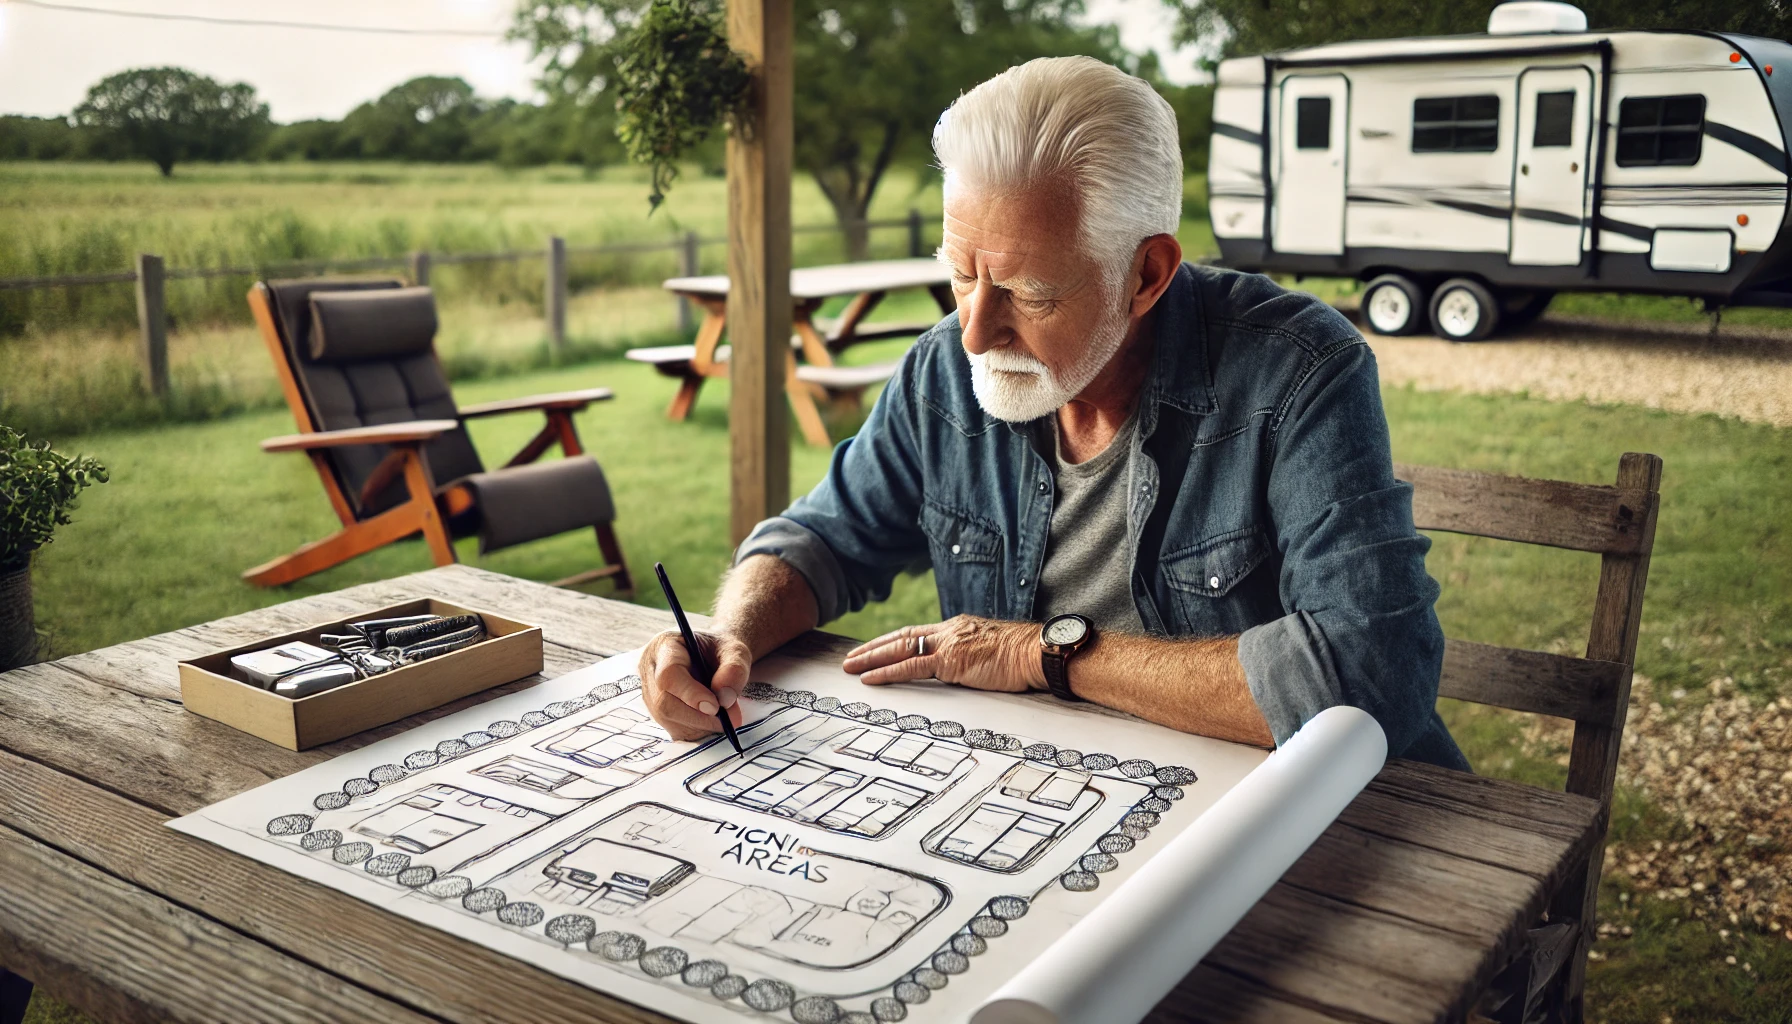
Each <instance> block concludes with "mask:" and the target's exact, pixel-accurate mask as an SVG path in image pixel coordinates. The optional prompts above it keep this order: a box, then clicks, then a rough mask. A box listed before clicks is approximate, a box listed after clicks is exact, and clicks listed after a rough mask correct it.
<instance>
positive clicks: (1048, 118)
mask: <svg viewBox="0 0 1792 1024" xmlns="http://www.w3.org/2000/svg"><path fill="white" fill-rule="evenodd" d="M933 152H934V155H935V157H936V158H937V159H938V160H939V165H940V169H941V170H942V171H944V172H945V179H946V181H945V190H946V194H947V195H948V196H950V195H951V194H952V193H953V192H955V191H956V190H958V189H961V188H963V189H975V190H979V191H981V190H985V189H992V190H995V191H997V192H1004V193H1005V192H1014V191H1024V190H1025V189H1027V188H1029V187H1032V186H1035V185H1038V184H1041V183H1044V182H1048V181H1050V180H1052V179H1054V178H1064V177H1066V176H1067V177H1068V178H1069V180H1070V183H1071V186H1072V187H1073V188H1074V189H1075V191H1076V193H1077V195H1078V197H1079V198H1080V199H1081V203H1082V210H1081V220H1080V224H1079V231H1080V234H1081V236H1082V244H1083V246H1084V248H1085V250H1086V251H1087V252H1088V253H1089V255H1090V256H1092V257H1093V258H1094V259H1095V260H1096V261H1097V262H1099V263H1100V264H1101V265H1102V269H1103V275H1104V277H1105V278H1106V280H1107V284H1108V285H1109V286H1111V287H1112V286H1118V285H1119V283H1120V277H1121V275H1123V274H1125V273H1126V271H1127V270H1129V269H1130V268H1131V266H1132V260H1133V257H1134V255H1136V254H1137V252H1138V247H1139V243H1140V242H1143V241H1144V240H1145V239H1147V238H1149V237H1151V236H1152V235H1156V234H1172V235H1173V234H1175V233H1176V228H1177V227H1178V226H1179V225H1180V224H1181V221H1182V143H1181V138H1180V136H1179V133H1178V132H1177V130H1176V112H1175V111H1174V110H1172V109H1170V104H1169V103H1167V102H1166V101H1165V100H1164V98H1163V97H1162V96H1159V95H1158V94H1157V92H1156V90H1154V89H1152V88H1151V86H1149V85H1147V84H1145V82H1144V81H1142V80H1140V79H1138V78H1135V77H1133V76H1132V75H1129V74H1127V73H1126V72H1124V71H1121V70H1120V69H1119V68H1116V67H1114V66H1113V65H1111V64H1105V63H1103V62H1101V61H1099V60H1096V59H1095V58H1093V57H1042V58H1040V59H1038V60H1033V61H1028V62H1027V63H1025V64H1022V65H1020V66H1019V67H1013V68H1009V69H1008V70H1007V71H1004V72H1002V73H1001V74H999V75H997V76H995V77H994V78H991V79H990V80H989V81H987V82H984V83H983V84H981V85H979V86H977V87H976V88H975V89H972V90H971V91H970V92H967V93H965V94H964V95H963V96H960V97H959V98H958V101H957V102H956V103H954V104H952V106H951V107H949V108H947V110H946V112H945V113H944V114H941V115H940V120H939V124H937V125H936V126H935V127H934V130H933Z"/></svg>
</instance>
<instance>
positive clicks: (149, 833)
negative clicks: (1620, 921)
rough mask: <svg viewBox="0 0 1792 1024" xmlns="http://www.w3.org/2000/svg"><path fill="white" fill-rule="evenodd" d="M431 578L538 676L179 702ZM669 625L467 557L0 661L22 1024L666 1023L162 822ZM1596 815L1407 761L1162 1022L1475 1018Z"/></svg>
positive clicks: (798, 645) (815, 652)
mask: <svg viewBox="0 0 1792 1024" xmlns="http://www.w3.org/2000/svg"><path fill="white" fill-rule="evenodd" d="M422 596H434V597H439V598H443V599H446V600H449V601H453V602H456V603H458V604H463V605H467V606H471V607H475V608H483V609H489V610H491V611H494V612H497V613H501V614H504V615H509V616H514V617H517V618H519V619H521V620H523V621H528V622H532V623H537V624H539V625H540V626H541V627H542V628H543V632H544V648H545V650H544V656H545V659H546V668H545V670H544V672H543V675H542V676H536V677H530V678H528V679H523V680H520V681H518V682H515V683H511V684H508V685H506V686H502V687H499V688H497V689H494V690H491V691H488V692H485V693H481V694H476V695H474V696H472V697H469V698H466V699H464V700H461V701H457V702H455V703H453V704H449V705H447V706H446V707H443V708H439V709H436V710H435V711H431V712H427V713H425V714H422V715H418V716H415V717H413V718H410V719H406V720H404V721H400V722H396V723H393V724H392V725H388V726H384V727H382V728H379V729H373V730H370V731H368V732H365V733H361V734H359V735H356V736H352V737H349V738H348V739H345V740H342V741H340V742H337V743H333V744H329V745H327V746H324V747H319V748H317V749H314V750H309V751H304V752H296V753H295V752H293V751H289V750H285V749H283V748H281V747H277V746H274V745H273V744H271V743H267V742H264V741H262V740H259V739H256V738H255V737H253V736H250V735H247V734H245V733H241V732H237V731H236V730H234V729H231V728H229V727H227V726H224V725H221V724H219V723H217V722H214V721H211V720H209V719H206V718H201V717H199V716H197V715H193V714H189V713H188V712H187V711H186V710H185V709H184V708H183V707H182V706H181V703H180V690H179V685H178V683H177V681H176V676H175V662H176V661H177V660H179V659H182V658H188V657H192V656H194V655H197V654H201V653H204V652H208V651H212V650H216V649H218V648H221V647H227V646H232V645H237V644H241V643H244V642H247V641H250V640H252V639H255V638H257V637H262V636H267V635H269V634H274V633H281V632H285V631H288V630H292V629H295V628H299V627H301V626H304V625H306V624H310V623H315V622H319V621H325V620H329V619H334V618H339V617H342V616H347V615H352V614H354V613H356V612H360V611H365V610H367V609H371V608H376V607H380V606H383V605H387V604H391V603H393V602H396V601H400V600H405V599H410V598H415V597H422ZM671 624H672V619H671V616H670V615H669V614H668V613H666V612H663V611H658V610H655V609H650V608H645V607H641V606H637V605H633V604H625V603H622V602H618V601H613V600H606V599H602V598H597V597H591V596H588V595H583V594H579V593H576V592H570V591H565V590H558V589H555V588H552V587H548V586H545V585H542V584H537V583H530V582H526V581H523V580H518V579H513V578H510V577H506V576H501V575H498V574H495V573H491V572H486V571H483V570H480V569H476V568H472V567H468V566H460V565H455V566H446V567H443V568H439V569H433V570H430V571H427V572H421V573H416V574H414V575H410V576H403V577H399V578H396V579H391V580H386V581H383V582H379V583H370V584H366V585H363V586H358V587H353V588H350V589H347V590H343V591H340V592H336V593H330V594H320V595H316V596H312V597H305V598H300V599H297V600H293V601H288V602H286V603H283V604H278V605H274V606H272V607H267V608H262V609H260V610H257V611H252V612H247V613H244V614H241V615H235V616H231V617H229V618H225V619H220V620H217V621H214V622H206V623H202V624H199V625H195V626H190V627H188V628H185V629H179V630H175V631H173V632H169V633H164V634H161V635H159V636H153V637H149V638H147V639H143V640H137V641H133V642H130V643H124V644H119V645H116V646H113V647H107V648H102V649H100V650H96V651H91V652H88V653H86V654H79V655H74V656H72V657H67V658H63V659H60V660H58V661H54V662H49V663H47V664H41V665H35V666H31V667H27V668H23V669H18V670H16V671H12V672H8V673H4V674H0V1016H4V1010H5V1006H6V999H7V993H8V992H11V993H12V994H13V995H15V996H16V995H17V993H18V992H19V991H20V990H21V988H22V987H23V982H22V981H21V977H22V978H23V979H29V980H30V981H32V982H36V983H37V984H38V985H40V986H42V987H43V988H45V989H46V990H48V991H50V992H52V993H54V994H56V995H58V996H59V997H61V998H62V999H64V1000H66V1001H68V1002H70V1003H72V1004H73V1005H75V1006H76V1007H78V1008H80V1009H82V1010H84V1011H86V1012H88V1013H90V1014H92V1015H94V1016H96V1017H98V1018H100V1019H102V1020H108V1021H113V1020H116V1021H149V1020H171V1021H193V1022H204V1024H212V1022H216V1021H219V1020H229V1021H233V1022H243V1024H251V1022H260V1021H268V1022H281V1024H291V1022H300V1021H317V1022H330V1021H381V1022H387V1021H391V1022H402V1024H409V1022H423V1021H451V1022H463V1021H464V1022H475V1021H539V1020H555V1021H618V1022H639V1021H658V1020H662V1019H663V1018H661V1017H659V1016H658V1015H657V1014H655V1013H652V1012H650V1011H648V1010H645V1009H642V1008H640V1007H636V1006H633V1005H631V1004H628V1003H625V1002H622V1001H621V1000H619V999H617V998H615V997H613V996H610V995H606V994H605V993H603V992H599V991H596V990H593V989H588V988H585V987H583V986H580V985H578V984H575V983H573V982H571V981H568V980H566V979H564V978H561V977H559V976H557V975H554V974H550V973H548V972H546V971H544V970H541V969H539V968H536V967H533V966H531V965H528V964H524V963H521V962H518V961H514V960H510V959H508V958H506V957H504V956H503V955H501V954H499V953H497V952H494V951H493V950H491V949H488V948H485V947H483V946H479V945H476V944H474V943H472V942H469V941H466V940H464V939H460V938H457V937H455V936H453V935H450V934H448V933H445V932H440V931H436V930H433V929H431V928H427V927H424V926H422V925H420V924H417V923H415V922H412V921H410V920H407V919H405V918H401V917H398V916H396V915H393V914H389V913H386V912H385V911H383V910H381V909H379V908H377V907H375V906H372V905H370V904H367V903H362V902H360V901H359V900H356V899H354V898H353V897H350V896H348V895H346V894H344V893H341V892H338V891H335V890H333V889H330V888H327V887H325V886H323V885H320V884H317V883H314V882H310V881H306V880H304V879H301V878H298V877H296V876H292V875H288V874H286V873H284V872H282V871H279V870H277V869H275V868H272V867H269V866H267V865H264V864H261V863H258V862H255V861H251V860H249V859H247V858H244V857H241V856H238V855H236V854H233V853H230V852H227V851H225V850H223V849H220V848H218V847H214V846H212V845H210V844H208V843H205V842H203V841H200V840H198V839H194V838H192V837H189V836H186V835H183V834H181V833H178V832H175V831H173V830H171V829H168V828H166V827H164V822H165V821H167V820H168V819H169V818H172V817H176V816H179V815H184V814H187V813H190V812H193V811H196V810H199V809H200V808H202V807H205V806H208V805H210V804H212V803H214V802H216V801H218V800H222V799H224V798H226V797H230V796H234V795H235V794H237V793H240V792H243V791H245V790H248V789H252V788H254V787H256V786H259V785H261V784H262V783H264V782H266V781H268V780H270V779H275V778H280V777H282V776H285V775H287V774H290V773H292V772H295V771H299V770H300V769H303V768H306V767H309V766H311V765H314V764H318V763H320V762H322V761H325V760H328V759H329V758H332V757H335V756H336V755H338V754H341V753H344V752H347V751H350V750H354V749H357V748H359V747H362V746H365V745H367V744H369V743H372V742H374V741H376V740H379V739H383V738H385V737H388V736H392V735H395V734H397V733H400V732H403V731H405V730H407V729H410V728H413V727H414V726H416V725H418V724H420V723H422V722H424V721H427V720H430V719H433V718H435V717H438V716H441V715H446V714H450V713H452V712H455V711H458V710H460V709H462V708H465V707H469V706H472V705H474V704H478V703H480V702H482V701H485V700H489V699H491V698H492V697H495V696H498V695H500V694H503V693H509V692H513V691H516V690H521V689H526V688H528V687H532V686H535V685H538V684H539V683H540V682H542V680H543V677H551V676H556V675H559V674H562V673H565V672H570V671H572V670H574V669H577V668H581V667H583V666H585V665H588V664H590V663H592V662H594V661H596V660H598V659H599V658H602V657H604V656H606V655H610V654H613V653H616V652H618V651H622V650H627V649H630V648H632V647H636V646H638V645H640V644H642V643H644V642H646V640H647V639H648V638H649V637H651V636H652V635H654V634H655V633H657V632H659V631H661V630H663V629H666V628H669V627H670V626H671ZM850 646H851V642H850V641H848V640H846V639H844V638H841V637H837V636H831V635H828V634H823V633H811V634H809V635H807V636H805V637H803V638H800V639H799V640H797V641H795V642H793V643H792V644H791V645H789V647H788V648H787V649H786V651H787V653H794V654H796V655H798V656H801V657H809V658H813V659H816V660H820V661H826V662H829V663H831V664H835V665H837V664H838V663H839V659H840V657H841V655H842V654H843V653H844V651H845V650H846V649H847V648H848V647H850ZM1040 699H1041V700H1050V699H1051V698H1049V697H1041V698H1040ZM1601 828H1602V821H1601V810H1600V805H1599V803H1598V802H1596V801H1594V800H1591V799H1588V798H1585V797H1580V796H1573V795H1568V794H1563V793H1554V792H1549V791H1545V790H1541V789H1537V788H1533V787H1529V786H1523V785H1518V784H1515V783H1510V782H1503V781H1499V780H1495V779H1488V778H1481V777H1477V776H1474V775H1469V774H1466V773H1461V772H1452V771H1446V770H1443V769H1438V768H1433V767H1429V766H1426V765H1422V764H1416V763H1411V762H1406V761H1401V760H1394V761H1390V762H1389V763H1388V765H1387V767H1386V769H1384V770H1383V771H1382V772H1381V774H1380V775H1379V776H1378V777H1377V778H1376V779H1375V780H1374V781H1373V782H1372V783H1371V784H1370V785H1369V786H1368V788H1367V789H1365V790H1364V791H1363V793H1362V794H1361V795H1360V796H1359V797H1358V798H1357V799H1356V800H1355V801H1354V802H1353V803H1352V804H1351V805H1350V807H1349V808H1348V809H1347V810H1346V811H1345V812H1344V814H1343V815H1342V816H1341V817H1340V818H1339V819H1338V820H1337V822H1336V823H1334V824H1333V825H1332V826H1331V827H1330V828H1329V829H1327V830H1326V832H1325V834H1324V835H1323V836H1322V837H1321V838H1320V840H1319V841H1318V842H1317V843H1316V844H1315V845H1314V846H1313V847H1312V849H1310V850H1309V851H1308V852H1307V854H1306V855H1305V856H1304V857H1302V858H1301V859H1300V861H1299V862H1298V863H1296V864H1295V866H1294V867H1293V868H1292V869H1291V870H1290V871H1289V872H1288V873H1287V875H1286V876H1285V877H1283V879H1282V880H1281V882H1279V883H1278V884H1277V885H1276V886H1275V888H1274V889H1273V890H1272V891H1271V892H1270V893H1269V894H1268V895H1267V896H1266V897H1264V899H1263V900H1262V901H1260V902H1259V903H1258V904H1257V906H1256V907H1255V908H1254V909H1253V910H1252V911H1251V912H1250V913H1249V914H1248V915H1247V916H1246V917H1245V918H1244V920H1243V921H1242V922H1241V923H1240V924H1239V925H1238V926H1237V927H1236V928H1235V929H1233V931H1232V932H1231V934H1230V935H1228V936H1227V938H1226V939H1225V940H1224V941H1222V942H1221V943H1220V944H1219V946H1218V947H1217V948H1215V949H1214V950H1213V952H1212V953H1210V954H1209V955H1208V956H1207V958H1206V959H1205V960H1203V961H1202V962H1201V964H1200V965H1199V966H1197V967H1196V968H1195V969H1194V971H1192V972H1191V973H1190V974H1189V975H1188V977H1187V978H1186V979H1185V980H1184V981H1183V982H1182V983H1181V984H1180V985H1179V986H1178V987H1177V988H1176V989H1175V991H1173V992H1172V993H1171V994H1170V995H1169V996H1168V997H1166V998H1165V999H1164V1000H1163V1002H1162V1003H1161V1004H1160V1005H1159V1006H1158V1008H1157V1009H1156V1010H1155V1011H1154V1013H1153V1016H1152V1017H1151V1018H1150V1019H1152V1020H1154V1021H1166V1022H1167V1021H1197V1020H1198V1021H1207V1022H1227V1021H1263V1022H1269V1021H1274V1022H1281V1024H1290V1022H1292V1024H1309V1022H1321V1021H1333V1022H1335V1021H1351V1022H1357V1024H1362V1022H1386V1024H1420V1022H1433V1021H1456V1020H1463V1019H1464V1018H1465V1017H1466V1016H1467V1015H1468V1014H1469V1013H1470V1012H1471V1011H1472V1009H1473V1006H1474V1003H1475V1000H1476V999H1477V998H1478V996H1479V994H1480V993H1481V992H1482V991H1483V990H1484V989H1485V988H1486V986H1487V985H1488V983H1489V980H1490V979H1492V978H1493V977H1494V976H1495V974H1496V973H1497V972H1499V971H1501V970H1502V968H1504V967H1505V966H1506V965H1507V964H1509V963H1510V962H1512V961H1513V960H1514V959H1515V958H1516V957H1518V956H1519V955H1520V953H1521V951H1522V950H1523V949H1524V948H1525V941H1526V933H1527V929H1528V927H1529V926H1530V925H1531V924H1533V922H1535V921H1536V919H1537V917H1538V915H1539V914H1540V913H1541V912H1542V911H1543V910H1544V909H1545V906H1546V903H1547V900H1548V894H1549V893H1550V892H1552V891H1554V890H1555V888H1556V887H1557V884H1558V883H1559V882H1560V881H1561V880H1562V878H1563V876H1564V873H1566V872H1571V871H1573V870H1575V868H1574V866H1575V865H1577V864H1579V863H1580V862H1581V861H1582V860H1583V859H1584V858H1585V857H1586V856H1587V855H1588V853H1589V852H1590V851H1591V850H1592V849H1594V847H1595V844H1596V843H1597V842H1598V837H1599V835H1600V832H1601ZM8 971H11V972H15V974H16V976H9V975H8V974H7V972H8ZM0 1024H12V1022H10V1021H0Z"/></svg>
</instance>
